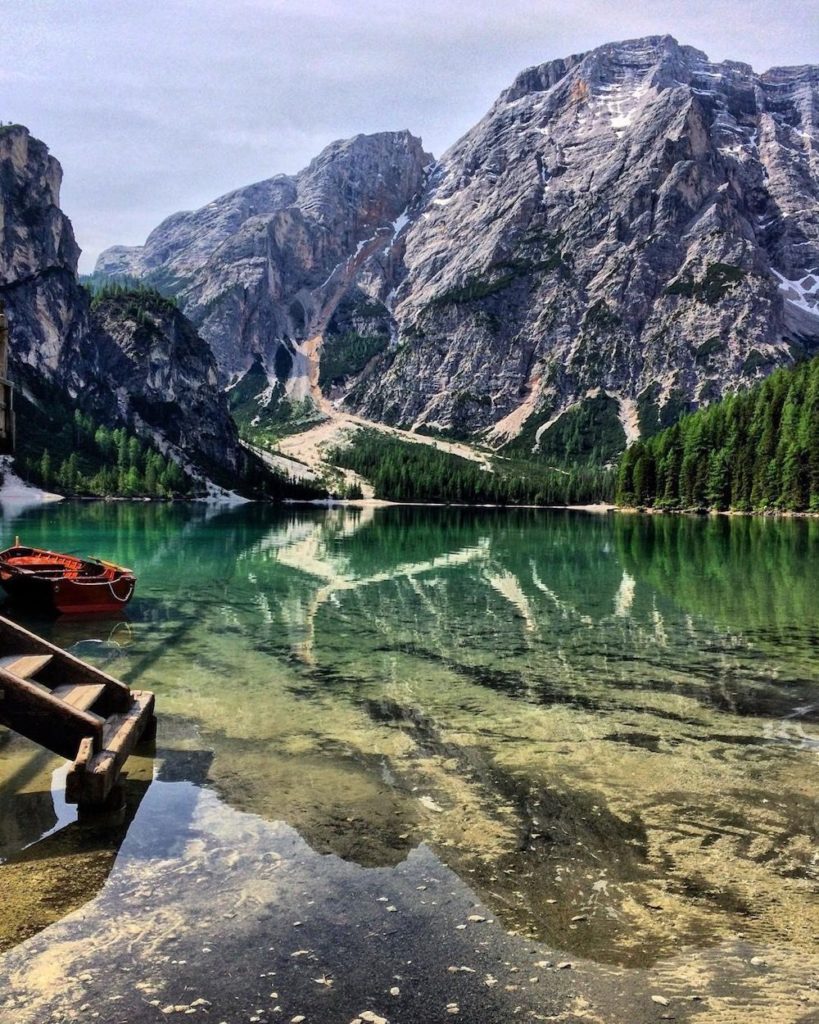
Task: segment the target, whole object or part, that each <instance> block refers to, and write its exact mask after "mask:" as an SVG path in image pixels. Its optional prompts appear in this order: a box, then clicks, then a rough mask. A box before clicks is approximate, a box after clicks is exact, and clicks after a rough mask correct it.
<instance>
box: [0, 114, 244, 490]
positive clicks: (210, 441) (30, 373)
mask: <svg viewBox="0 0 819 1024" xmlns="http://www.w3.org/2000/svg"><path fill="white" fill-rule="evenodd" d="M61 179H62V171H61V168H60V165H59V163H58V162H57V160H55V159H54V157H53V156H51V155H50V154H49V152H48V149H47V147H46V146H45V145H44V144H43V143H42V142H40V141H38V140H37V139H34V138H32V136H31V135H30V134H29V132H28V130H27V129H25V128H23V127H22V126H10V127H3V128H0V201H2V205H0V210H2V219H0V298H2V300H3V302H4V303H5V306H6V310H7V314H8V320H9V328H10V336H11V346H10V367H9V373H10V377H11V379H12V381H13V382H14V383H15V384H16V385H17V386H18V387H19V388H20V389H21V390H22V392H23V393H24V394H25V395H26V396H27V397H29V398H30V399H32V400H33V401H34V402H35V404H36V403H37V402H38V401H40V400H41V399H42V396H44V395H47V394H53V390H52V389H53V388H54V387H56V388H57V389H58V390H59V391H60V392H61V393H63V394H65V395H67V396H68V398H69V399H70V400H71V402H72V403H73V404H74V405H75V406H77V407H79V408H81V409H83V410H84V411H85V412H87V413H89V414H91V415H92V416H93V417H94V418H95V419H96V420H97V421H98V422H100V423H105V424H107V425H110V426H116V425H120V424H122V425H128V426H129V427H131V428H133V429H134V430H136V431H137V432H138V433H140V434H141V435H143V436H145V437H146V438H147V439H149V440H151V441H152V442H154V443H155V444H156V445H157V446H158V447H159V448H160V449H161V450H162V451H164V452H165V453H167V454H169V455H171V456H173V457H174V458H176V459H177V460H178V461H179V462H181V463H184V464H185V465H186V466H188V467H189V468H191V469H192V470H194V471H195V472H196V471H199V472H200V473H202V474H204V475H206V476H209V477H218V478H219V479H220V482H224V483H226V484H228V485H230V482H231V481H236V480H237V479H238V478H239V477H240V476H242V475H243V473H244V472H245V470H246V468H247V461H248V457H247V455H246V454H245V452H244V450H243V449H242V448H241V447H240V445H239V442H238V436H237V431H236V427H235V425H234V423H233V421H232V419H231V417H230V414H229V412H228V407H227V400H226V397H225V395H224V393H223V391H222V389H221V388H220V387H219V386H218V384H217V379H216V377H217V375H216V366H215V362H214V359H213V354H212V353H211V351H210V349H209V348H208V346H207V344H206V343H205V342H204V341H203V340H202V339H201V338H200V337H199V336H198V335H197V333H196V331H195V329H194V328H193V327H192V326H191V324H189V323H188V322H187V321H186V320H185V318H184V317H183V316H182V314H181V313H180V312H179V311H178V310H176V309H175V308H174V307H173V305H172V304H170V303H168V302H166V301H165V300H163V299H161V297H160V296H158V295H157V296H153V297H151V296H150V295H148V294H143V295H142V296H141V297H137V298H136V299H135V298H134V296H131V297H130V298H129V297H127V296H120V297H119V298H116V297H111V298H109V299H106V300H104V301H101V302H94V303H93V304H92V302H91V299H90V296H89V294H88V292H87V291H86V290H85V289H84V288H83V287H82V286H81V285H80V284H79V282H78V280H77V272H76V271H77V259H78V257H79V251H80V250H79V248H78V246H77V244H76V242H75V240H74V234H73V231H72V227H71V223H70V222H69V220H68V218H67V217H66V216H65V215H64V214H63V213H62V211H61V210H60V194H59V193H60V184H61ZM46 411H47V410H46ZM20 427H21V429H24V428H25V424H24V423H21V424H20Z"/></svg>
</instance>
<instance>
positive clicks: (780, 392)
mask: <svg viewBox="0 0 819 1024" xmlns="http://www.w3.org/2000/svg"><path fill="white" fill-rule="evenodd" d="M615 500H616V502H617V504H619V505H629V506H653V507H655V508H665V509H702V510H707V509H713V510H719V511H725V510H729V509H734V510H736V511H740V512H755V511H760V512H761V511H766V510H790V511H796V512H804V511H810V512H819V357H817V358H815V359H812V360H810V361H809V362H805V363H802V364H801V365H799V366H797V367H795V368H792V369H781V370H777V371H776V372H775V373H773V374H771V376H770V377H768V378H767V379H766V380H764V381H762V382H761V383H760V384H757V385H756V386H755V387H753V388H751V389H750V390H748V391H745V392H742V393H740V394H736V395H731V396H729V397H728V398H725V399H723V400H722V401H721V402H717V403H715V404H714V405H711V406H709V407H708V408H707V409H701V410H699V411H698V412H695V413H692V414H691V415H689V416H685V417H683V418H682V419H681V420H680V421H679V422H678V423H676V424H675V425H674V426H673V427H669V428H668V429H667V430H664V431H662V432H661V433H659V434H657V435H655V436H654V437H651V438H649V439H647V440H646V441H643V442H637V443H635V444H633V445H632V446H631V447H630V448H628V449H627V450H626V451H625V452H624V454H623V456H622V457H621V459H620V463H619V466H618V470H617V485H616V491H615Z"/></svg>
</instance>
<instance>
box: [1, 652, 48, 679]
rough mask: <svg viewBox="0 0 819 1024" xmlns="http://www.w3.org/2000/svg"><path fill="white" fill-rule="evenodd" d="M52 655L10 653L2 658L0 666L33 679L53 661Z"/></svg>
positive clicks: (25, 677)
mask: <svg viewBox="0 0 819 1024" xmlns="http://www.w3.org/2000/svg"><path fill="white" fill-rule="evenodd" d="M52 657H53V655H51V654H10V655H8V656H7V657H5V658H0V668H4V669H5V670H6V672H11V674H12V675H13V676H19V677H20V678H21V679H31V677H32V676H33V675H36V674H37V673H38V672H39V671H40V669H41V668H42V667H43V666H44V665H47V664H48V663H49V662H50V661H51V659H52Z"/></svg>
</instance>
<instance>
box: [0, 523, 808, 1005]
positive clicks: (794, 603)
mask: <svg viewBox="0 0 819 1024" xmlns="http://www.w3.org/2000/svg"><path fill="white" fill-rule="evenodd" d="M14 534H19V535H20V536H21V539H22V541H23V542H24V543H27V544H32V545H38V546H48V547H53V548H56V549H58V550H64V551H77V552H81V553H85V554H96V555H99V556H102V557H105V558H109V559H112V560H114V561H117V562H120V563H122V564H125V565H129V566H132V567H133V568H134V569H135V570H136V572H137V574H138V577H139V583H138V587H137V593H136V597H135V598H134V600H133V602H132V603H131V605H129V607H128V610H127V616H125V617H123V618H122V619H92V620H87V619H86V620H82V619H76V620H73V621H70V620H58V621H46V620H44V621H37V620H35V619H33V618H31V617H30V616H29V617H26V616H22V617H21V616H20V615H18V614H14V616H13V617H15V618H17V620H18V621H21V622H23V624H24V625H27V626H29V627H30V628H33V629H35V631H38V632H41V633H43V634H44V635H45V636H46V637H48V638H49V639H51V640H53V641H54V642H56V643H59V644H61V645H63V646H65V647H68V648H70V649H71V650H73V651H75V652H76V653H77V654H79V655H80V656H82V657H85V658H88V659H89V660H92V661H94V662H95V663H97V664H100V665H102V666H103V667H105V668H106V670H108V671H110V672H111V673H112V674H114V675H116V676H119V677H121V678H123V679H125V680H126V681H127V682H129V683H130V684H131V685H132V686H134V687H137V688H141V689H150V690H153V691H155V692H156V695H157V710H158V716H159V731H158V736H157V740H156V745H155V750H147V751H144V752H143V755H142V756H139V757H135V758H132V759H131V761H130V762H129V765H128V773H129V774H128V778H127V781H126V783H125V787H124V788H125V807H124V810H122V812H121V813H119V814H118V815H116V816H112V817H109V818H102V819H90V820H83V821H78V820H77V816H76V812H75V809H74V808H71V807H67V806H66V805H65V802H64V799H63V791H62V787H63V784H64V775H65V766H64V764H63V763H62V762H61V761H59V759H57V758H54V757H52V756H51V755H49V754H47V753H45V752H42V751H40V750H39V749H38V748H36V747H35V746H34V745H33V744H30V743H28V742H27V741H25V740H23V739H21V738H19V737H16V736H13V735H12V734H11V733H9V732H7V731H5V730H2V729H0V1021H2V1022H4V1024H5V1022H6V1021H8V1022H10V1024H11V1022H14V1024H18V1022H19V1024H28V1022H31V1024H43V1022H46V1021H54V1022H60V1024H68V1022H74V1021H86V1020H95V1021H99V1022H112V1024H113V1022H119V1021H123V1022H128V1024H135V1022H136V1024H140V1022H143V1021H146V1022H147V1021H166V1020H171V1021H173V1020H177V1019H182V1018H183V1017H185V1018H188V1017H190V1018H193V1017H197V1018H199V1017H201V1019H203V1020H205V1019H207V1020H210V1021H214V1022H221V1021H224V1022H229V1024H234V1022H239V1021H253V1022H272V1021H286V1022H290V1021H294V1020H295V1021H297V1022H300V1021H301V1020H302V1019H303V1020H304V1021H305V1024H323V1022H331V1021H333V1022H335V1021H338V1022H341V1024H350V1022H351V1021H353V1020H356V1019H358V1020H376V1019H377V1018H379V1017H380V1018H383V1019H386V1020H389V1021H391V1022H392V1024H421V1022H424V1024H426V1022H430V1021H436V1020H450V1019H452V1020H460V1021H470V1022H476V1024H478V1022H480V1024H491V1022H493V1021H509V1020H511V1019H513V1018H518V1019H521V1020H556V1021H580V1020H588V1021H596V1022H605V1024H610V1022H611V1024H620V1022H623V1024H634V1022H639V1021H654V1020H659V1019H664V1018H669V1019H677V1020H686V1019H689V1018H690V1019H694V1018H696V1019H697V1020H698V1021H700V1022H712V1021H713V1022H726V1024H727V1022H736V1024H740V1022H743V1024H744V1022H747V1021H750V1020H762V1019H765V1020H768V1021H771V1022H794V1024H796V1022H800V1024H805V1022H807V1021H809V1020H817V1019H819V1017H817V1016H816V1015H817V1014H819V989H818V988H817V979H818V978H819V885H817V883H818V882H819V842H818V839H819V771H818V769H819V543H818V542H819V521H816V520H771V519H756V518H754V519H751V518H728V517H712V518H685V517H660V516H648V517H643V516H631V515H617V514H609V515H599V514H590V513H583V512H569V511H565V512H564V511H543V510H506V511H504V510H499V509H474V510H472V509H463V508H458V509H454V508H453V509H446V508H414V507H392V508H381V509H371V508H366V509H330V510H327V509H323V508H321V509H312V508H310V509H296V508H295V507H293V508H288V509H274V508H271V507H262V506H256V505H246V506H242V507H239V508H234V509H229V510H219V509H218V508H214V507H209V506H206V505H196V504H191V505H183V504H172V505H170V504H156V503H114V504H103V503H63V504H57V505H50V506H45V507H41V508H34V509H29V510H27V511H24V512H21V513H20V514H19V515H16V516H15V515H12V514H10V513H8V512H7V518H6V519H5V520H4V521H3V538H2V540H3V545H4V546H5V545H6V544H7V543H9V542H10V541H11V540H12V538H13V536H14Z"/></svg>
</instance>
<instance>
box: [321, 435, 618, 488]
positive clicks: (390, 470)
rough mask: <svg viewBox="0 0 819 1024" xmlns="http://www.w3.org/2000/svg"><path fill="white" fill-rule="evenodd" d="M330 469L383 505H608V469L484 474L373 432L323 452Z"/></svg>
mask: <svg viewBox="0 0 819 1024" xmlns="http://www.w3.org/2000/svg"><path fill="white" fill-rule="evenodd" d="M328 459H329V461H330V462H332V463H333V464H334V465H336V466H343V467H345V468H347V469H353V470H355V472H356V473H359V474H360V475H361V476H363V477H365V478H366V479H367V480H369V481H371V483H372V484H373V487H374V489H375V496H376V497H377V498H383V499H385V500H388V501H430V502H442V503H452V504H461V503H463V504H470V505H471V504H476V505H478V504H480V505H483V504H487V505H582V504H590V503H593V502H598V501H611V498H612V493H613V490H614V478H613V474H612V473H611V471H610V470H607V469H604V468H601V467H594V466H579V467H575V468H573V469H572V470H570V471H565V472H563V471H560V470H554V469H549V468H547V467H542V466H537V465H534V464H532V463H524V462H510V463H508V464H504V462H503V461H500V460H499V461H497V462H496V463H495V466H494V471H493V472H489V471H488V470H486V469H484V468H482V467H481V466H480V465H478V464H477V463H475V462H471V461H470V460H468V459H464V458H461V457H460V456H457V455H451V454H450V453H449V452H444V451H440V450H439V449H436V448H433V447H431V446H429V445H424V444H413V443H412V442H406V441H400V440H398V439H397V438H393V437H388V436H385V435H384V434H380V433H378V432H377V431H374V430H362V431H359V432H358V433H357V434H356V435H355V437H354V438H353V440H352V442H351V443H350V444H349V445H348V446H346V447H343V448H336V449H333V450H332V451H330V452H328Z"/></svg>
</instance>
